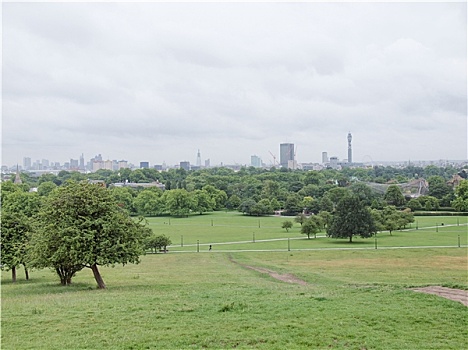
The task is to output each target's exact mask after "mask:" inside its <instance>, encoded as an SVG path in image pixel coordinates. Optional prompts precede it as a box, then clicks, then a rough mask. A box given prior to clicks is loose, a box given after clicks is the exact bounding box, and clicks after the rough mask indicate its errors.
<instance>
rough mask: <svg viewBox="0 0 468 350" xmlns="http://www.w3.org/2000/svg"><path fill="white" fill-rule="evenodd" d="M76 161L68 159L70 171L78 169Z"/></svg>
mask: <svg viewBox="0 0 468 350" xmlns="http://www.w3.org/2000/svg"><path fill="white" fill-rule="evenodd" d="M78 165H79V162H78V159H70V169H73V170H77V169H78Z"/></svg>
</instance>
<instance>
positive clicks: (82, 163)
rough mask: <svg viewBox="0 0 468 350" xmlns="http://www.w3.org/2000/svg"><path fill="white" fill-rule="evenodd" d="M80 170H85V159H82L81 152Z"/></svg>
mask: <svg viewBox="0 0 468 350" xmlns="http://www.w3.org/2000/svg"><path fill="white" fill-rule="evenodd" d="M80 170H85V161H84V154H83V153H81V156H80Z"/></svg>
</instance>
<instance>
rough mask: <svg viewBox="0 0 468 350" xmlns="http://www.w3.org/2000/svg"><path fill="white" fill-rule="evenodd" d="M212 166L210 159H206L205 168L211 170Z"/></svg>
mask: <svg viewBox="0 0 468 350" xmlns="http://www.w3.org/2000/svg"><path fill="white" fill-rule="evenodd" d="M210 166H211V165H210V159H209V158H208V159H206V160H205V168H209V167H210Z"/></svg>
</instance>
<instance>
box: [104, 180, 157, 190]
mask: <svg viewBox="0 0 468 350" xmlns="http://www.w3.org/2000/svg"><path fill="white" fill-rule="evenodd" d="M112 186H114V187H131V188H138V187H143V188H148V187H158V188H160V189H161V190H163V191H164V190H165V189H166V185H164V184H162V183H160V182H159V181H154V182H117V183H114V184H112Z"/></svg>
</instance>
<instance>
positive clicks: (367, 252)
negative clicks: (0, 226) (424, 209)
mask: <svg viewBox="0 0 468 350" xmlns="http://www.w3.org/2000/svg"><path fill="white" fill-rule="evenodd" d="M224 216H226V213H216V214H213V215H203V216H201V217H191V218H189V219H187V220H186V221H184V219H171V223H170V225H169V222H168V218H151V219H150V223H151V225H152V227H153V228H154V230H155V231H156V232H158V233H165V234H167V235H169V236H171V238H172V240H173V241H175V239H174V237H173V235H175V236H176V237H177V236H180V235H183V236H184V238H183V239H184V241H185V240H187V242H190V243H191V244H194V243H195V244H196V240H197V239H198V240H200V241H201V242H205V241H206V242H207V243H208V242H218V243H222V242H231V241H240V240H243V238H242V237H243V235H249V234H250V239H252V232H254V233H255V235H256V236H257V235H259V237H265V239H273V238H286V239H287V237H288V235H291V238H292V237H298V238H300V239H299V240H291V242H290V243H291V246H293V247H295V249H296V248H297V249H298V250H291V251H288V250H287V249H284V250H283V251H261V252H256V251H241V250H240V249H244V248H245V247H249V248H248V249H250V246H254V247H257V246H258V245H260V244H263V243H260V242H255V243H245V244H232V245H231V244H228V245H226V246H227V247H229V249H232V252H221V251H218V250H217V249H218V248H219V247H218V246H217V245H214V247H213V248H214V250H213V251H212V252H210V253H208V252H207V251H206V246H203V247H204V250H203V251H202V250H201V252H203V254H202V253H196V252H188V251H187V252H184V253H183V254H181V253H177V252H175V251H173V249H171V251H170V252H169V253H168V254H149V255H146V256H143V257H142V262H141V264H139V265H127V266H125V267H122V266H116V267H115V268H110V267H109V268H102V274H103V278H104V280H105V282H106V284H107V286H108V289H107V290H97V289H96V287H95V282H94V279H93V276H92V272H91V271H89V270H83V271H81V272H79V273H78V274H77V276H76V277H75V278H74V280H73V282H74V283H73V285H72V286H69V287H62V286H60V285H59V283H58V281H57V279H56V277H55V276H54V275H53V274H52V273H51V272H50V271H48V270H40V271H33V272H32V273H31V277H32V279H31V280H30V281H24V280H22V278H23V274H22V271H19V273H18V277H19V281H18V282H17V283H16V284H13V283H11V282H10V281H9V278H10V274H9V273H8V272H2V318H1V321H2V344H1V348H2V349H205V348H210V349H232V348H242V349H359V350H362V349H464V348H467V346H468V343H467V339H468V338H467V336H468V331H467V325H468V322H467V321H468V315H467V308H466V307H465V306H463V305H462V304H461V303H458V302H454V301H450V300H446V299H444V298H441V297H437V296H434V295H427V294H422V293H415V292H413V291H410V290H408V288H409V287H413V286H427V285H443V286H449V287H458V288H464V289H468V282H467V277H468V276H467V264H468V259H467V248H466V246H465V247H463V245H464V244H465V245H466V235H467V232H466V226H457V221H456V220H457V218H452V217H450V218H447V219H445V218H443V220H444V226H443V228H442V227H438V231H439V232H435V228H433V227H434V226H435V225H434V224H436V223H437V224H439V223H441V222H442V221H440V222H434V221H432V220H434V218H427V219H428V220H427V221H426V220H425V219H426V218H418V221H419V222H418V230H412V231H408V232H405V231H402V232H395V233H394V235H393V236H389V235H388V233H379V237H378V241H379V247H380V244H384V243H385V242H387V241H386V240H388V245H389V246H390V245H392V246H398V245H400V244H403V243H401V242H405V243H404V245H410V246H413V247H414V246H429V245H434V244H432V243H434V242H436V243H437V245H445V246H450V247H447V248H413V249H377V250H376V249H355V250H299V249H302V248H303V246H304V247H309V246H308V245H310V246H311V247H312V246H313V245H314V244H315V245H317V248H320V246H319V242H320V241H322V243H320V244H323V246H324V247H323V248H327V246H328V247H330V246H331V247H341V246H342V245H343V246H344V247H349V246H350V245H349V244H348V243H345V242H344V241H343V242H340V243H337V241H335V240H329V239H328V238H318V239H317V240H313V239H311V240H307V239H304V238H303V237H302V236H301V235H300V233H299V228H298V227H295V228H294V229H293V231H292V232H291V231H290V232H289V233H288V234H286V232H285V230H283V229H281V228H280V225H281V222H282V220H284V219H278V218H261V219H260V228H259V227H258V219H257V218H245V217H242V216H240V217H239V216H235V215H233V214H231V213H228V214H227V219H226V221H224V224H221V222H223V219H222V217H224ZM212 219H213V226H211V220H212ZM436 219H439V220H440V218H436ZM462 219H463V220H464V222H466V218H459V220H460V225H462V224H463V223H462V222H461V220H462ZM164 220H165V221H164ZM227 220H232V221H231V222H230V223H227ZM449 220H455V221H449ZM218 221H219V226H217V225H216V224H217V223H218ZM164 222H166V224H164ZM451 224H455V226H448V225H451ZM223 225H224V226H223ZM230 226H235V228H233V227H230ZM211 228H212V231H210V230H211ZM215 229H217V230H215ZM172 230H173V231H172ZM210 233H211V234H212V235H210ZM458 235H460V236H461V241H462V247H461V248H458V247H457V242H455V243H454V242H453V240H454V239H457V238H458ZM408 237H410V238H408ZM256 239H260V238H258V237H256ZM247 240H248V239H247ZM366 241H369V242H366ZM366 241H365V242H360V241H357V242H356V244H354V243H353V244H352V245H351V246H352V247H358V248H359V247H370V248H372V246H373V244H374V242H373V239H370V240H366ZM275 242H276V241H272V242H270V243H268V244H271V245H273V244H276V243H275ZM278 242H282V243H281V244H283V245H284V243H285V242H286V241H278ZM293 242H294V243H293ZM187 244H189V243H187ZM265 244H267V242H265ZM236 247H237V248H236ZM313 247H315V246H313ZM185 248H186V247H185V244H184V247H183V249H185ZM188 248H190V249H192V250H193V248H194V247H193V246H192V247H187V249H188ZM283 248H284V247H283ZM177 249H180V246H179V247H178V248H177ZM252 249H253V248H252ZM268 249H270V248H268ZM314 249H315V248H314ZM234 262H238V263H240V264H244V265H249V266H254V267H264V268H268V269H271V270H274V271H277V272H279V273H292V274H294V275H295V276H297V277H299V278H301V279H303V280H304V281H306V282H307V284H306V285H298V284H289V283H285V282H281V281H278V280H276V279H273V278H272V277H270V276H269V275H267V274H262V273H259V272H256V271H253V270H250V269H246V268H244V267H243V266H241V265H240V264H236V263H234Z"/></svg>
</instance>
